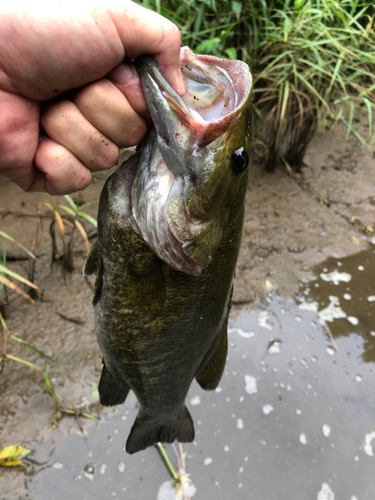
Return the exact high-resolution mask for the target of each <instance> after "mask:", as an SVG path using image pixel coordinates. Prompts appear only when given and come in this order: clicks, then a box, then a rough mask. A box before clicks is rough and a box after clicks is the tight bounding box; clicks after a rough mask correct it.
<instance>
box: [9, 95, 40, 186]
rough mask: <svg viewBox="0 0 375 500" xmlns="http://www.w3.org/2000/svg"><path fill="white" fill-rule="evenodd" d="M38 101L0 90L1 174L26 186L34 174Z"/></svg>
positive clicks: (37, 132) (37, 134)
mask: <svg viewBox="0 0 375 500" xmlns="http://www.w3.org/2000/svg"><path fill="white" fill-rule="evenodd" d="M39 108H40V105H39V103H37V102H35V101H31V100H29V99H26V98H24V97H21V96H19V95H16V94H12V93H10V92H6V91H4V90H0V177H6V178H7V179H12V180H13V181H15V182H16V183H17V184H18V185H19V186H20V187H21V188H22V189H27V188H28V187H29V185H30V184H31V182H32V181H33V178H34V176H35V172H36V169H35V167H34V165H33V158H34V154H35V151H36V150H37V147H38V137H39Z"/></svg>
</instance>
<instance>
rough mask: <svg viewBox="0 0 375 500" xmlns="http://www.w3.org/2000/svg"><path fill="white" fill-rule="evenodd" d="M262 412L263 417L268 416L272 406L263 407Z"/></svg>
mask: <svg viewBox="0 0 375 500" xmlns="http://www.w3.org/2000/svg"><path fill="white" fill-rule="evenodd" d="M262 410H263V413H264V414H265V415H269V414H270V413H271V411H273V406H272V405H264V406H263V408H262Z"/></svg>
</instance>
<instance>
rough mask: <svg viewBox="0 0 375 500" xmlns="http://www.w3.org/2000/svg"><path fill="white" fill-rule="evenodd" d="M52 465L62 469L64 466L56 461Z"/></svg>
mask: <svg viewBox="0 0 375 500" xmlns="http://www.w3.org/2000/svg"><path fill="white" fill-rule="evenodd" d="M52 467H53V468H54V469H62V468H63V467H64V466H63V464H61V463H60V462H54V464H53V465H52Z"/></svg>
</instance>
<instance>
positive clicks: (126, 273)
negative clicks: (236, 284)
mask: <svg viewBox="0 0 375 500" xmlns="http://www.w3.org/2000/svg"><path fill="white" fill-rule="evenodd" d="M135 64H136V68H137V71H138V72H139V74H140V77H141V80H142V85H143V90H144V94H145V97H146V101H147V105H148V107H149V109H150V113H151V116H152V120H153V125H154V127H153V128H152V129H150V130H149V131H148V133H147V135H146V137H145V139H144V140H143V142H142V145H141V149H140V151H139V152H137V153H136V154H135V155H134V156H132V157H131V158H130V159H128V160H127V161H126V162H125V163H123V164H122V165H121V166H120V167H119V168H118V169H117V170H116V172H115V173H114V174H112V175H111V177H109V178H108V180H107V181H106V183H105V185H104V187H103V191H102V194H101V197H100V203H99V214H98V241H97V242H96V243H95V244H94V246H93V248H92V250H91V252H90V254H89V255H88V257H87V259H86V262H85V266H84V273H85V274H94V273H96V282H95V288H94V299H93V304H94V308H95V329H96V334H97V339H98V342H99V346H100V349H101V351H102V353H103V371H102V375H101V378H100V382H99V394H100V402H101V403H102V404H103V405H106V406H110V405H117V404H120V403H123V402H124V401H125V399H126V396H127V394H128V392H129V390H130V389H131V390H133V391H134V393H135V395H136V397H137V399H138V401H139V405H140V406H139V413H138V415H137V417H136V420H135V422H134V425H133V427H132V429H131V432H130V435H129V437H128V440H127V443H126V451H127V452H128V453H134V452H137V451H139V450H143V449H145V448H147V447H148V446H151V445H153V444H155V443H157V442H159V441H160V442H167V443H171V442H173V441H174V440H175V439H177V440H179V441H180V442H191V441H193V439H194V425H193V421H192V418H191V416H190V413H189V411H188V410H187V408H186V406H185V398H186V395H187V393H188V390H189V387H190V384H191V382H192V381H193V379H194V377H195V378H196V380H197V382H198V383H199V385H200V386H201V387H202V388H203V389H206V390H213V389H215V388H216V387H217V385H218V383H219V381H220V378H221V376H222V373H223V370H224V366H225V361H226V356H227V322H228V314H229V309H230V301H231V294H232V286H233V279H234V273H235V266H236V261H237V257H238V252H239V248H240V240H241V232H242V225H243V213H244V197H245V192H246V186H247V177H248V169H249V154H250V137H251V122H252V109H251V103H250V95H251V90H252V78H251V75H250V72H249V68H248V66H247V65H246V64H245V63H243V62H240V61H232V60H224V59H218V58H215V57H211V56H203V55H199V56H198V55H195V54H193V52H192V51H191V50H190V49H189V48H187V47H184V48H182V49H181V70H182V74H183V78H184V81H185V86H186V89H187V92H186V94H185V95H184V96H183V97H182V98H181V97H180V96H179V95H178V94H177V93H176V92H175V91H174V90H173V89H172V87H171V86H170V85H169V84H168V82H167V81H166V80H165V79H164V78H163V77H162V75H161V73H160V72H159V70H158V68H157V66H156V64H155V62H154V61H153V60H152V59H151V58H149V57H147V56H144V57H140V58H138V59H137V60H136V61H135Z"/></svg>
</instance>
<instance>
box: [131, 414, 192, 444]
mask: <svg viewBox="0 0 375 500" xmlns="http://www.w3.org/2000/svg"><path fill="white" fill-rule="evenodd" d="M175 439H177V440H178V441H180V442H181V443H191V441H193V440H194V424H193V420H192V418H191V415H190V413H189V411H188V409H187V408H186V406H185V407H184V410H183V412H182V414H181V415H180V416H179V417H178V418H177V419H176V420H171V421H167V422H164V423H160V424H155V423H151V422H147V421H145V420H143V419H142V417H141V416H140V415H139V413H138V415H137V418H136V419H135V422H134V424H133V427H132V429H131V431H130V434H129V437H128V440H127V442H126V451H127V452H128V453H130V454H131V453H135V452H137V451H140V450H144V449H146V448H148V447H149V446H152V445H153V444H156V443H158V442H161V443H173V441H174V440H175Z"/></svg>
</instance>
